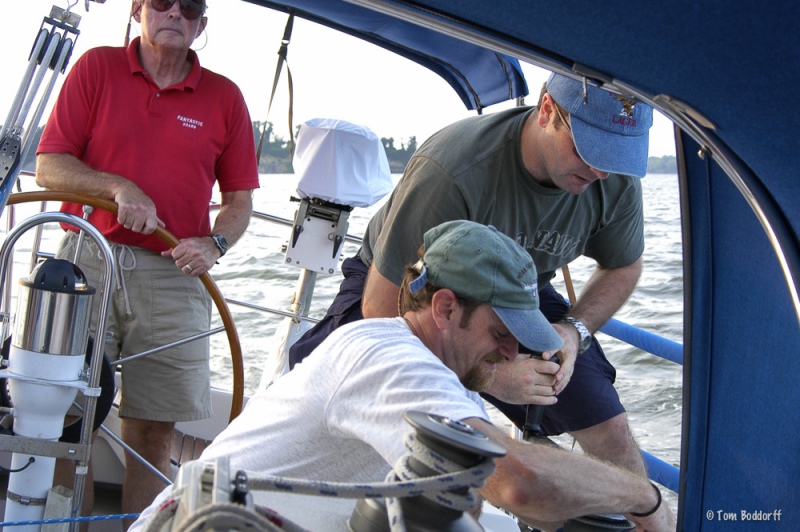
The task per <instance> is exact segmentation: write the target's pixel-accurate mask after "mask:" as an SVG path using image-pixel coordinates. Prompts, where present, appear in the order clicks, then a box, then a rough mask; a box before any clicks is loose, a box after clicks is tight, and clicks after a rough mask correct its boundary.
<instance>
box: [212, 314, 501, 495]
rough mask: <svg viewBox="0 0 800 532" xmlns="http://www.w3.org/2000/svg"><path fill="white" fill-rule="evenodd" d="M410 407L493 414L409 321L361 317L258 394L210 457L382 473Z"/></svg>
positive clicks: (260, 467) (308, 469) (256, 466)
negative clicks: (433, 350) (460, 380)
mask: <svg viewBox="0 0 800 532" xmlns="http://www.w3.org/2000/svg"><path fill="white" fill-rule="evenodd" d="M408 410H420V411H423V412H427V413H432V414H438V415H442V416H446V417H449V418H451V419H455V420H461V419H466V418H470V417H478V418H481V419H485V420H487V421H488V420H489V416H488V414H487V413H486V410H485V409H484V407H483V402H482V401H481V399H480V396H479V395H478V394H477V393H475V392H470V391H468V390H466V389H465V388H464V387H463V386H462V384H461V383H460V382H459V380H458V377H457V376H456V374H455V373H453V372H452V371H451V370H450V369H449V368H447V367H446V366H445V365H444V364H443V363H442V362H441V360H439V358H437V357H436V356H435V355H434V354H433V353H431V352H430V351H429V350H428V349H427V348H426V347H425V346H424V345H423V343H422V342H421V341H420V340H419V339H418V338H417V337H416V336H414V335H413V334H412V333H411V331H410V329H409V328H408V326H407V325H406V322H405V320H403V319H402V318H391V319H373V320H361V321H359V322H357V323H353V324H350V325H348V326H346V327H341V328H340V329H337V330H336V331H335V332H334V333H333V334H331V335H330V337H329V338H327V339H326V340H325V341H324V342H323V343H322V344H321V345H320V346H319V347H318V348H317V349H316V350H315V351H314V352H313V353H312V354H311V356H309V357H308V358H307V359H306V360H304V361H303V362H302V363H301V364H299V365H298V366H297V367H295V368H294V370H292V371H290V372H289V373H288V374H286V375H284V376H283V377H281V378H280V379H278V380H277V381H276V382H274V383H273V384H272V385H271V386H270V387H269V388H267V389H266V390H264V391H262V392H260V393H259V394H256V395H255V396H254V397H253V398H252V399H250V400H249V401H248V404H247V408H246V409H245V410H244V411H243V412H242V414H241V415H240V416H239V417H238V418H236V420H234V422H233V423H231V425H230V426H229V427H228V428H227V429H225V430H224V431H223V432H222V434H220V435H219V436H218V437H217V438H216V439H215V440H214V442H213V443H212V444H211V445H210V446H209V447H208V448H207V449H206V450H205V452H204V453H203V455H202V456H201V459H209V460H210V459H213V458H217V457H220V456H225V455H228V456H230V459H231V462H230V464H231V469H245V470H248V471H257V472H262V473H270V474H276V475H283V476H291V477H296V478H297V477H300V478H309V479H317V480H327V481H339V482H359V481H377V480H382V479H383V477H384V476H385V475H386V473H388V472H389V470H390V469H391V468H392V467H393V466H394V464H395V462H396V461H397V460H398V458H400V457H401V456H403V455H404V454H405V449H404V447H403V439H404V437H405V435H406V434H407V433H408V432H410V431H412V430H413V429H412V427H411V426H410V425H409V424H408V423H407V422H406V421H405V420H404V419H403V414H404V413H405V412H407V411H408Z"/></svg>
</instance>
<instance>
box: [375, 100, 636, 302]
mask: <svg viewBox="0 0 800 532" xmlns="http://www.w3.org/2000/svg"><path fill="white" fill-rule="evenodd" d="M531 112H534V109H532V108H530V107H519V108H515V109H511V110H508V111H502V112H499V113H494V114H491V115H486V116H479V117H473V118H467V119H465V120H461V121H460V122H457V123H455V124H453V125H451V126H448V127H446V128H444V129H443V130H441V131H439V132H438V133H436V134H434V135H433V136H432V137H431V138H430V139H428V140H427V141H426V142H425V143H424V144H422V146H420V148H419V149H418V150H417V152H416V153H415V154H414V156H413V157H412V159H411V160H410V161H409V163H408V166H407V168H406V170H405V173H404V175H403V178H402V179H401V180H400V182H399V183H398V185H397V187H396V188H395V190H394V191H393V192H392V195H391V196H390V198H389V200H388V202H387V203H386V204H385V205H384V206H383V207H382V208H381V209H380V210H379V211H378V212H377V213H376V214H375V215H374V216H373V217H372V220H370V223H369V226H368V227H367V231H366V234H365V235H364V242H363V244H362V250H361V258H362V260H363V261H364V262H365V263H366V264H367V265H370V264H372V262H373V261H375V266H376V268H377V269H378V271H379V272H380V273H381V274H382V275H383V276H384V277H386V278H387V279H389V280H390V281H392V282H394V283H395V284H397V285H398V286H399V285H400V281H401V279H402V275H403V270H404V268H405V266H406V265H407V264H409V263H411V262H413V261H415V260H416V259H417V249H418V248H419V246H420V244H421V243H422V236H423V234H424V233H425V231H427V230H428V229H430V228H431V227H435V226H437V225H439V224H440V223H443V222H446V221H449V220H472V221H475V222H479V223H483V224H487V225H489V224H490V225H493V226H495V227H496V228H497V229H498V230H499V231H501V232H502V233H504V234H506V235H508V236H510V237H511V238H513V239H515V240H516V241H517V242H518V243H519V244H520V245H522V246H523V247H524V248H525V249H527V250H528V252H529V253H530V254H531V257H533V260H534V262H535V263H536V268H537V269H538V271H539V284H540V285H544V284H546V283H547V282H548V281H549V280H550V279H551V278H552V277H553V275H554V272H555V271H556V270H557V269H558V268H560V267H562V266H564V265H565V264H568V263H570V262H571V261H572V260H574V259H575V258H577V257H579V256H581V255H586V256H588V257H590V258H592V259H594V260H595V261H597V263H598V264H600V265H601V266H602V267H604V268H619V267H623V266H628V265H630V264H632V263H634V262H635V261H636V260H637V259H638V258H639V257H640V256H641V254H642V252H643V251H644V234H643V216H642V189H641V183H640V182H639V178H636V177H631V176H624V175H619V174H612V175H610V176H609V177H608V179H605V180H602V181H597V182H595V183H593V184H592V185H590V186H589V188H588V189H587V190H586V191H585V192H583V193H582V194H580V195H577V196H576V195H573V194H569V193H567V192H564V191H562V190H560V189H554V188H547V187H543V186H541V185H539V184H538V183H536V182H535V181H534V180H533V178H532V177H531V176H530V174H529V173H528V172H527V170H526V169H525V167H524V165H523V162H522V154H521V151H520V142H521V135H522V128H523V125H524V124H525V120H526V118H527V117H528V114H529V113H531Z"/></svg>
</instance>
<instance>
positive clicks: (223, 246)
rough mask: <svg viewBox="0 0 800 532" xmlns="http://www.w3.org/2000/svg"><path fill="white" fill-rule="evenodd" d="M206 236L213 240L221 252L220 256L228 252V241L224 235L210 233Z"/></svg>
mask: <svg viewBox="0 0 800 532" xmlns="http://www.w3.org/2000/svg"><path fill="white" fill-rule="evenodd" d="M208 236H210V237H211V240H213V241H214V244H215V245H216V246H217V249H218V250H219V252H220V253H221V255H220V257H222V256H223V255H225V254H226V253H227V252H228V248H229V247H230V246H228V241H227V239H226V238H225V237H224V236H222V235H215V234H214V233H211V234H210V235H208Z"/></svg>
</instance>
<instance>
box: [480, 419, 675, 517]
mask: <svg viewBox="0 0 800 532" xmlns="http://www.w3.org/2000/svg"><path fill="white" fill-rule="evenodd" d="M465 422H466V423H467V424H469V425H471V426H472V427H474V428H476V429H477V430H479V431H481V432H482V433H484V434H485V435H486V436H488V437H489V438H490V439H492V440H494V441H496V442H498V443H500V444H501V445H502V446H503V447H505V448H506V450H507V452H508V454H506V456H504V457H502V458H496V459H495V464H496V466H497V469H496V470H495V472H494V473H493V474H492V476H490V477H489V479H488V480H487V481H486V485H485V486H484V487H483V488H481V490H480V492H481V495H483V497H484V498H485V499H486V500H488V501H489V502H491V503H492V504H494V505H496V506H499V507H501V508H505V509H506V510H508V511H510V512H512V513H514V514H515V515H517V516H519V517H520V518H521V519H523V520H524V521H528V522H536V521H545V522H557V521H563V520H564V519H568V518H570V517H577V516H581V515H588V514H603V513H625V514H629V513H630V512H636V513H647V512H649V511H650V510H652V509H653V508H654V507H655V506H656V504H657V502H658V499H657V496H656V494H655V491H654V490H653V488H652V486H651V485H650V483H649V482H648V481H647V480H646V479H643V478H642V477H640V476H637V475H634V474H632V473H630V472H628V471H625V470H622V469H619V468H617V467H615V466H612V465H609V464H606V463H603V462H600V461H598V460H594V459H592V458H589V457H587V456H585V455H581V454H577V453H569V452H566V451H564V450H562V449H558V448H556V447H552V446H549V445H543V444H537V443H526V442H518V441H515V440H513V439H511V438H509V437H508V436H506V435H505V434H504V433H503V432H502V431H500V430H499V429H497V428H496V427H494V426H493V425H491V424H489V423H487V422H486V421H483V420H481V419H477V418H470V419H466V420H465ZM633 519H636V518H633ZM637 520H638V519H637ZM645 521H646V522H645ZM640 524H642V525H644V526H645V528H646V530H651V531H667V530H669V531H674V530H675V518H674V515H673V514H672V511H671V510H670V509H669V508H668V507H667V505H666V504H663V503H662V504H661V506H660V507H659V509H658V511H656V512H655V513H654V514H653V515H652V516H649V517H648V518H647V519H646V520H644V519H642V520H641V522H640Z"/></svg>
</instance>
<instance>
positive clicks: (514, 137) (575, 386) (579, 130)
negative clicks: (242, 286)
mask: <svg viewBox="0 0 800 532" xmlns="http://www.w3.org/2000/svg"><path fill="white" fill-rule="evenodd" d="M651 125H652V108H650V107H649V106H647V105H645V104H643V103H637V102H633V101H631V100H628V99H626V98H622V97H619V96H616V95H613V94H611V93H609V92H607V91H605V90H602V89H599V88H596V87H592V86H589V87H588V92H587V94H586V98H584V93H583V84H582V83H581V82H579V81H576V80H572V79H570V78H566V77H564V76H560V75H553V76H551V78H550V79H549V80H548V82H547V83H546V85H545V88H544V89H543V91H542V95H541V97H540V101H539V104H538V105H537V107H535V108H516V109H512V110H508V111H503V112H499V113H495V114H490V115H486V116H479V117H473V118H468V119H466V120H462V121H460V122H457V123H455V124H453V125H451V126H448V127H446V128H445V129H443V130H441V131H440V132H438V133H436V134H434V135H433V136H432V137H431V138H430V139H428V140H427V141H426V142H425V143H424V144H423V145H422V146H420V148H419V150H417V152H416V153H415V154H414V156H413V157H412V159H411V161H410V162H409V164H408V166H407V168H406V170H405V172H404V175H403V178H402V179H401V181H400V183H399V184H398V185H397V187H396V188H395V190H394V191H393V193H392V195H391V197H390V198H389V201H388V202H387V203H386V204H385V205H384V206H383V207H382V208H381V209H380V210H379V211H378V212H377V213H376V214H375V216H373V218H372V220H371V221H370V223H369V226H368V228H367V232H366V234H365V236H364V243H363V246H362V249H361V251H360V253H359V256H357V257H355V258H354V259H348V260H347V261H345V263H344V264H343V266H342V271H343V273H344V274H345V281H344V282H343V283H342V287H341V289H340V293H339V295H338V296H337V299H336V300H335V301H334V303H333V304H332V305H331V308H330V309H329V311H328V315H327V316H326V318H325V319H324V320H323V322H321V323H320V324H318V325H317V326H316V327H314V328H313V329H312V330H311V331H309V332H308V333H306V335H305V336H303V337H302V338H301V339H300V340H299V341H298V342H297V344H295V346H293V347H292V350H291V352H290V359H291V363H292V364H294V363H296V362H298V361H299V360H301V359H302V358H303V357H304V356H305V355H307V354H308V353H309V352H310V351H311V350H312V349H313V348H314V346H315V345H317V344H318V343H319V342H320V341H321V340H322V339H323V338H324V337H325V336H327V334H328V333H329V332H330V330H332V329H334V328H336V327H337V326H339V325H341V324H344V323H348V322H350V321H354V320H355V319H360V318H361V317H362V315H363V316H364V317H379V316H396V315H397V297H398V292H399V288H398V287H399V285H400V280H401V275H402V269H403V266H404V265H405V264H407V263H408V262H409V261H411V260H413V259H414V257H415V254H416V248H417V246H416V245H415V243H418V242H419V241H420V239H421V237H422V235H423V234H424V232H425V231H426V230H427V229H429V228H431V227H434V226H436V225H438V224H440V223H442V222H445V221H448V220H458V219H466V220H472V221H476V222H480V223H483V224H491V225H493V226H495V227H497V228H498V230H500V231H501V232H503V233H504V234H506V235H508V236H510V237H511V238H513V239H514V240H515V241H516V242H517V243H518V244H520V245H521V246H523V247H524V248H525V249H526V250H527V251H528V252H529V253H530V254H531V257H532V258H533V259H534V262H535V264H536V267H537V270H538V271H539V272H540V273H539V289H540V293H541V298H542V301H541V305H542V312H543V313H544V314H545V315H546V316H547V317H548V319H549V320H550V321H551V322H552V324H553V327H554V328H555V329H556V331H557V332H558V334H559V335H561V337H562V338H563V340H564V346H563V347H562V348H561V350H560V351H558V358H559V359H560V361H561V366H560V367H558V366H556V365H555V364H553V363H552V362H545V361H540V360H534V359H531V358H527V357H520V359H519V360H518V361H516V362H515V363H513V364H507V365H505V366H504V367H503V368H502V369H501V371H499V372H498V374H497V378H496V379H495V383H494V384H493V386H492V388H491V389H489V390H488V393H489V394H490V395H487V396H486V398H487V399H488V400H489V401H491V402H492V403H493V404H494V405H495V406H497V407H498V408H499V409H500V410H501V411H502V412H503V413H505V414H506V415H507V416H508V417H509V418H510V419H511V420H512V421H514V423H515V424H517V425H518V426H522V425H523V424H524V423H525V414H526V405H527V404H546V405H552V406H549V407H548V408H546V409H545V413H544V418H543V420H542V428H543V430H544V432H545V434H547V435H554V434H559V433H562V432H569V433H571V434H572V435H573V436H575V438H576V439H577V440H578V442H579V443H580V444H581V447H582V448H583V449H584V450H585V451H586V452H588V453H590V454H593V455H595V456H598V457H600V458H603V459H606V460H609V461H611V462H614V463H616V464H618V465H621V466H623V467H626V468H628V469H630V470H632V471H635V472H638V473H641V474H642V475H644V474H645V467H644V463H643V461H642V459H641V455H640V453H639V449H638V447H637V445H636V443H635V442H634V440H633V437H632V435H631V433H630V429H629V427H628V422H627V415H626V414H625V410H624V408H623V406H622V404H621V403H620V401H619V397H618V395H617V392H616V390H615V389H614V387H613V382H614V379H615V377H616V372H615V370H614V368H613V366H611V364H609V362H608V361H607V360H606V358H605V355H604V353H603V351H602V349H601V348H600V346H599V344H598V343H597V341H596V340H595V339H594V338H593V336H592V333H594V332H596V331H597V330H598V329H599V328H600V327H601V326H602V325H603V324H604V323H605V322H606V321H607V320H608V319H609V318H611V316H613V314H614V313H615V312H616V311H617V310H618V309H619V308H620V307H621V306H622V304H623V303H624V302H625V301H626V300H627V298H628V297H629V296H630V294H631V292H632V291H633V290H634V288H635V286H636V283H637V281H638V279H639V276H640V274H641V268H642V265H641V255H642V252H643V250H644V236H643V217H642V194H641V184H640V182H639V178H640V177H643V176H644V174H645V170H646V167H647V149H648V137H649V135H648V132H649V128H650V126H651ZM581 255H586V256H588V257H590V258H592V259H594V260H595V261H596V263H597V267H596V269H595V272H594V274H593V275H592V277H591V279H590V280H589V281H588V282H587V283H586V288H585V289H584V291H583V293H582V294H581V295H580V297H579V298H578V301H577V302H576V304H575V305H574V306H570V305H569V303H567V302H566V301H565V300H564V298H563V297H561V296H560V295H559V294H558V293H557V292H556V291H555V289H554V288H553V287H552V286H551V285H550V280H551V279H552V277H553V276H554V275H555V271H556V270H557V269H558V268H560V267H561V266H563V265H565V264H568V263H569V262H570V261H572V260H573V259H575V258H577V257H579V256H581ZM367 273H368V275H367ZM362 296H363V297H362ZM553 354H554V353H544V354H543V356H544V358H545V359H549V358H550V357H551V356H552V355H553ZM568 385H569V386H568ZM556 398H557V401H556Z"/></svg>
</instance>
